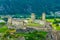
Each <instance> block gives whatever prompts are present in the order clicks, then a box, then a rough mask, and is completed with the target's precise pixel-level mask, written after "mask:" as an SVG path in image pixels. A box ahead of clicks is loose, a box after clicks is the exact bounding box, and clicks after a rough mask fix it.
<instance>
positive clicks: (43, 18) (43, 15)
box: [42, 13, 46, 21]
mask: <svg viewBox="0 0 60 40" xmlns="http://www.w3.org/2000/svg"><path fill="white" fill-rule="evenodd" d="M45 16H46V14H45V13H42V20H43V21H45Z"/></svg>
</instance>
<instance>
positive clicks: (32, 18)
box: [31, 13, 35, 22]
mask: <svg viewBox="0 0 60 40" xmlns="http://www.w3.org/2000/svg"><path fill="white" fill-rule="evenodd" d="M34 20H35V14H34V13H32V14H31V21H32V22H34Z"/></svg>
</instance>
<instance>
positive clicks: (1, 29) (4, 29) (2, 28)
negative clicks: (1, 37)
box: [0, 26, 8, 33]
mask: <svg viewBox="0 0 60 40" xmlns="http://www.w3.org/2000/svg"><path fill="white" fill-rule="evenodd" d="M7 29H8V28H7V26H2V27H1V28H0V33H1V32H5V31H6V30H7Z"/></svg>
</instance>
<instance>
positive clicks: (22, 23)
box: [7, 13, 46, 28]
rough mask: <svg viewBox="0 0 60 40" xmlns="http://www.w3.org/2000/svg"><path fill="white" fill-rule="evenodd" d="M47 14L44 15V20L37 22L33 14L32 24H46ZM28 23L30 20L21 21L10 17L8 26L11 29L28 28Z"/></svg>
mask: <svg viewBox="0 0 60 40" xmlns="http://www.w3.org/2000/svg"><path fill="white" fill-rule="evenodd" d="M45 16H46V15H45V13H43V14H42V20H40V19H39V20H37V19H35V14H34V13H32V14H31V18H30V19H31V22H34V23H39V24H45ZM27 23H28V20H27V19H20V18H12V17H9V18H8V22H7V24H8V25H9V27H11V26H12V27H14V28H24V27H26V26H27V25H26V24H27Z"/></svg>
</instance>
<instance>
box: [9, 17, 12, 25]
mask: <svg viewBox="0 0 60 40" xmlns="http://www.w3.org/2000/svg"><path fill="white" fill-rule="evenodd" d="M8 24H9V25H12V17H8Z"/></svg>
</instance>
